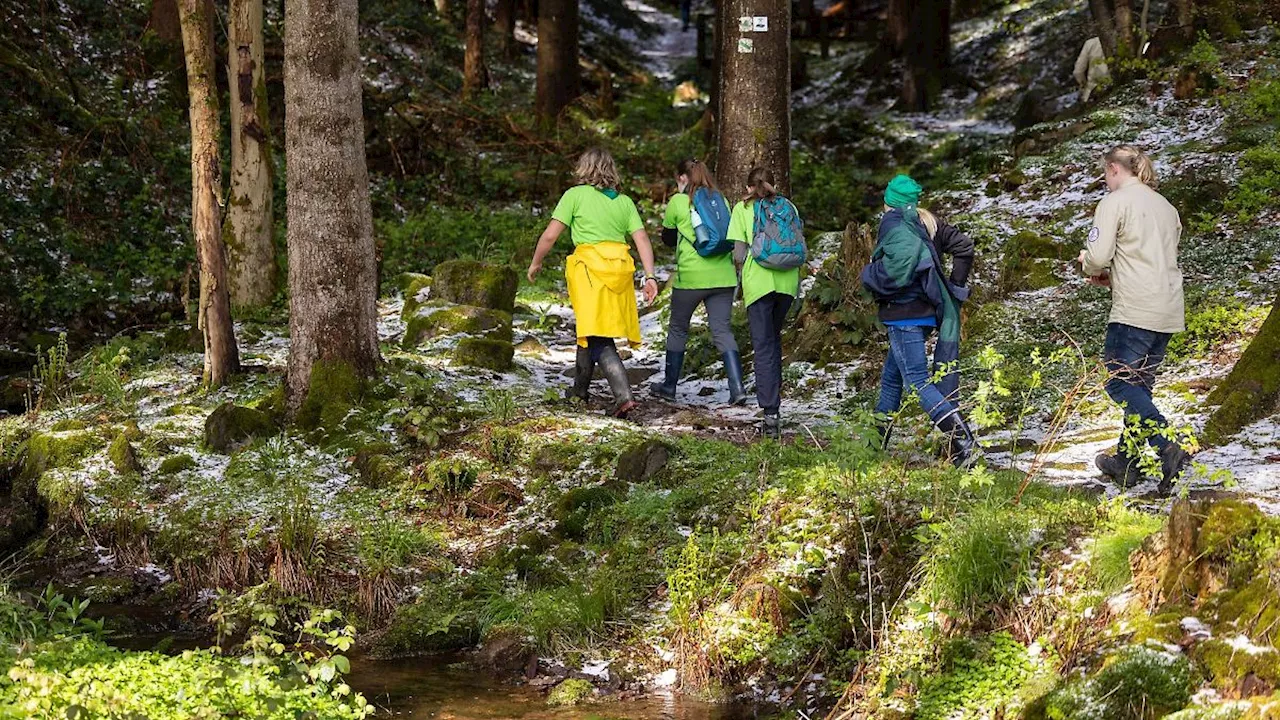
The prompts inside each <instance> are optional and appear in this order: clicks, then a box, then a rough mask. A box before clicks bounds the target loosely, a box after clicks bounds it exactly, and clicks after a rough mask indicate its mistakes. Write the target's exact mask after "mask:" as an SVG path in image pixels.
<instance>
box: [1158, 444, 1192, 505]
mask: <svg viewBox="0 0 1280 720" xmlns="http://www.w3.org/2000/svg"><path fill="white" fill-rule="evenodd" d="M1189 462H1191V454H1190V453H1188V452H1187V451H1186V450H1183V449H1182V446H1181V445H1179V444H1178V443H1174V442H1171V443H1169V444H1168V445H1166V446H1165V448H1164V450H1161V451H1160V470H1161V475H1162V477H1161V478H1160V486H1159V488H1158V489H1157V492H1159V493H1160V494H1161V495H1168V494H1169V493H1170V492H1172V491H1173V486H1174V483H1176V482H1177V481H1178V478H1179V477H1180V476H1181V475H1182V470H1183V468H1185V467H1186V466H1187V463H1189Z"/></svg>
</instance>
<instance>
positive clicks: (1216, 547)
mask: <svg viewBox="0 0 1280 720" xmlns="http://www.w3.org/2000/svg"><path fill="white" fill-rule="evenodd" d="M1264 520H1265V518H1264V516H1263V514H1262V511H1261V510H1259V509H1258V508H1257V507H1256V506H1254V505H1252V504H1250V503H1246V502H1242V501H1240V500H1232V499H1224V500H1218V501H1217V502H1215V503H1213V505H1212V506H1210V508H1209V515H1208V516H1207V517H1206V518H1205V519H1204V523H1203V524H1201V526H1200V534H1199V537H1197V539H1196V550H1197V551H1198V552H1199V553H1200V554H1202V555H1207V556H1214V557H1218V558H1223V557H1225V556H1226V555H1227V554H1228V553H1230V552H1231V550H1232V549H1233V548H1234V547H1236V545H1237V544H1238V543H1240V542H1241V541H1242V540H1247V539H1248V538H1249V537H1250V536H1251V535H1252V534H1253V532H1254V530H1256V529H1257V527H1258V525H1259V524H1260V523H1262V522H1263V521H1264Z"/></svg>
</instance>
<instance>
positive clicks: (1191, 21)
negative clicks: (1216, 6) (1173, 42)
mask: <svg viewBox="0 0 1280 720" xmlns="http://www.w3.org/2000/svg"><path fill="white" fill-rule="evenodd" d="M1173 7H1174V17H1175V18H1176V19H1177V23H1178V34H1179V35H1181V36H1182V39H1183V40H1186V41H1190V40H1192V39H1193V38H1195V36H1196V15H1195V7H1194V5H1193V4H1192V0H1174V2H1173Z"/></svg>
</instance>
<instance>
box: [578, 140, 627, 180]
mask: <svg viewBox="0 0 1280 720" xmlns="http://www.w3.org/2000/svg"><path fill="white" fill-rule="evenodd" d="M573 176H574V177H575V178H577V180H578V182H579V183H582V184H583V185H591V186H592V187H597V188H600V189H602V190H603V189H605V188H611V189H614V190H617V189H618V185H619V182H618V165H617V163H615V162H614V161H613V156H612V155H610V154H609V151H608V150H605V149H604V148H598V147H594V148H590V149H589V150H587V151H586V152H584V153H582V155H581V156H580V157H579V158H578V166H577V167H576V168H574V170H573Z"/></svg>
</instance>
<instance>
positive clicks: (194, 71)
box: [178, 0, 240, 387]
mask: <svg viewBox="0 0 1280 720" xmlns="http://www.w3.org/2000/svg"><path fill="white" fill-rule="evenodd" d="M178 15H179V18H180V21H181V25H182V49H183V53H184V55H185V56H186V62H187V96H188V110H189V113H190V115H191V232H192V235H193V237H194V238H195V243H196V259H197V260H198V262H199V263H200V310H199V314H198V319H197V323H198V325H199V327H200V331H201V332H202V333H203V334H204V382H205V384H206V385H207V386H208V387H221V386H222V385H223V384H224V383H225V382H226V381H227V378H229V377H230V376H231V375H233V374H234V373H236V372H237V371H239V369H240V352H239V350H238V348H237V347H236V336H235V329H234V327H233V326H232V324H231V301H230V298H229V296H228V294H227V257H226V249H225V248H224V247H223V245H222V232H221V227H220V225H221V220H222V215H221V209H220V207H219V206H220V202H219V196H220V195H221V194H222V160H221V156H220V155H219V154H218V134H219V132H220V131H221V126H220V125H219V124H218V91H217V86H216V83H215V78H214V69H213V55H214V52H213V2H212V0H180V2H179V4H178Z"/></svg>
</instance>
